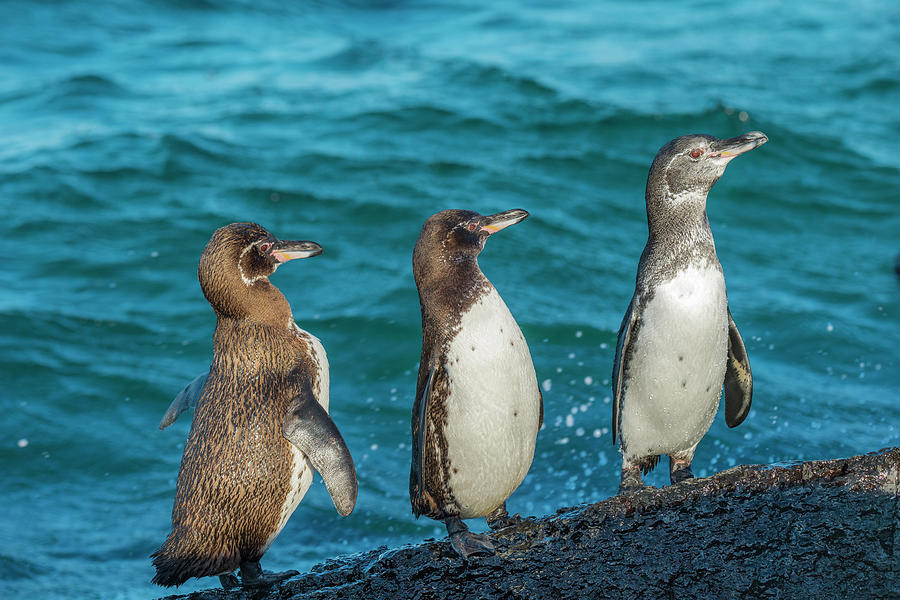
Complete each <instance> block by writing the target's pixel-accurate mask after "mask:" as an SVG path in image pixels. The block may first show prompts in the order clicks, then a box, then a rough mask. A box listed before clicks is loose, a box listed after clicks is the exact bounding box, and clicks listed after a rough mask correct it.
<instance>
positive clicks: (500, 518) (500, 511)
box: [485, 502, 522, 529]
mask: <svg viewBox="0 0 900 600" xmlns="http://www.w3.org/2000/svg"><path fill="white" fill-rule="evenodd" d="M485 520H486V521H487V524H488V527H490V528H491V529H503V528H504V527H511V526H513V525H515V524H516V523H518V522H519V521H521V520H522V519H521V518H520V517H519V515H513V516H509V513H508V512H506V502H504V503H503V504H501V505H500V506H498V507H497V508H495V509H494V512H492V513H491V514H489V515H488V516H487V517H485Z"/></svg>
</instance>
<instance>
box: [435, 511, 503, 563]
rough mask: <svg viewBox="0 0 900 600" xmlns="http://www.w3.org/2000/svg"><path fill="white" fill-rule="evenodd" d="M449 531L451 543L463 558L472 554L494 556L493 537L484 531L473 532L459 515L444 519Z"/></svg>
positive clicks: (467, 557)
mask: <svg viewBox="0 0 900 600" xmlns="http://www.w3.org/2000/svg"><path fill="white" fill-rule="evenodd" d="M444 525H446V526H447V533H449V534H450V545H452V546H453V549H454V550H456V553H457V554H459V555H460V556H461V557H462V558H463V559H466V560H468V559H469V557H471V556H493V555H494V554H496V551H495V550H494V544H492V543H491V538H489V537H488V536H487V535H485V534H483V533H472V532H471V531H469V528H468V527H466V524H465V523H463V522H462V520H461V519H460V518H459V517H450V518H448V519H446V520H445V521H444Z"/></svg>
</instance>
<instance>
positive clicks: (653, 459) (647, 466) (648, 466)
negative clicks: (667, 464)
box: [640, 454, 660, 475]
mask: <svg viewBox="0 0 900 600" xmlns="http://www.w3.org/2000/svg"><path fill="white" fill-rule="evenodd" d="M659 459H660V455H659V454H657V455H655V456H648V457H647V458H645V459H643V460H642V461H641V462H640V466H641V474H642V475H646V474H647V473H649V472H650V471H652V470H653V469H655V468H656V465H658V464H659Z"/></svg>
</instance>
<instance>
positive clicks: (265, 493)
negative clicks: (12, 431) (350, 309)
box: [152, 223, 357, 589]
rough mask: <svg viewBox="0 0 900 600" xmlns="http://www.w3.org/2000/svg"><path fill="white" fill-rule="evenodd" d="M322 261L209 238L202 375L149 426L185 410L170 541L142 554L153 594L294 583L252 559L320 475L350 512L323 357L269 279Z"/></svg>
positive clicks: (251, 228)
mask: <svg viewBox="0 0 900 600" xmlns="http://www.w3.org/2000/svg"><path fill="white" fill-rule="evenodd" d="M321 252H322V248H321V246H319V245H318V244H316V243H315V242H288V241H279V240H277V239H275V238H274V237H272V235H270V234H269V232H268V231H266V230H265V229H264V228H262V227H260V226H259V225H257V224H255V223H234V224H231V225H227V226H225V227H222V228H221V229H219V230H217V231H216V232H215V233H214V234H213V236H212V238H211V239H210V241H209V243H208V244H207V245H206V248H205V249H204V250H203V254H202V255H201V257H200V265H199V268H198V278H199V280H200V287H201V289H202V290H203V294H204V296H206V299H207V300H208V301H209V303H210V304H211V305H212V307H213V309H214V310H215V312H216V315H217V317H218V322H217V324H216V330H215V334H214V336H213V344H214V349H213V361H212V365H211V366H210V369H209V373H208V374H206V375H202V376H200V377H198V378H197V379H196V380H194V381H193V382H192V383H191V384H189V385H188V386H187V387H186V388H185V389H184V390H183V391H182V392H181V393H180V394H179V395H178V397H177V398H176V399H175V401H174V402H173V403H172V406H170V407H169V410H168V411H167V412H166V415H165V416H164V417H163V420H162V422H161V423H160V429H163V428H165V427H167V426H168V425H170V424H171V423H172V422H174V421H175V419H176V418H177V417H178V415H179V414H180V413H181V412H183V411H184V410H186V409H187V408H188V407H190V406H196V411H195V413H194V418H193V423H192V425H191V431H190V434H189V435H188V439H187V442H186V444H185V447H184V455H183V457H182V459H181V470H180V471H179V473H178V484H177V490H176V492H175V506H174V508H173V509H172V532H171V533H170V534H169V536H168V538H166V541H165V542H164V543H163V545H162V546H161V547H160V548H159V549H158V550H157V551H156V552H154V553H153V554H152V557H153V564H154V566H155V567H156V576H155V577H154V578H153V582H154V583H156V584H159V585H162V586H173V585H180V584H182V583H184V582H185V581H186V580H187V579H189V578H191V577H203V576H208V575H218V576H219V578H220V580H221V582H222V585H223V587H225V588H226V589H229V588H232V587H235V586H237V585H238V580H237V577H236V576H235V575H234V574H233V571H234V570H235V569H237V568H240V573H241V583H242V584H243V585H244V586H268V585H272V584H274V583H276V582H278V581H280V580H282V579H285V578H287V577H290V576H292V575H295V574H296V572H295V571H287V572H284V573H268V572H263V571H262V570H261V569H260V566H259V559H260V557H262V555H263V554H264V553H265V552H266V550H267V549H268V548H269V545H271V543H272V542H273V541H274V540H275V538H276V537H277V536H278V533H279V532H280V531H281V529H282V528H283V527H284V525H285V523H286V522H287V520H288V518H289V517H290V516H291V513H292V512H293V511H294V509H295V508H296V507H297V504H298V503H299V502H300V500H301V499H302V498H303V495H304V494H305V493H306V491H307V489H308V488H309V485H310V483H311V482H312V477H313V474H312V471H313V469H315V470H317V471H319V473H321V475H322V477H323V479H324V480H325V485H326V487H327V488H328V491H329V493H330V494H331V498H332V501H333V502H334V505H335V507H336V508H337V510H338V512H339V513H340V514H341V515H343V516H347V515H349V514H350V512H351V511H352V510H353V507H354V505H355V503H356V491H357V483H356V472H355V470H354V467H353V459H352V458H351V457H350V452H349V451H348V450H347V446H346V445H345V444H344V440H343V438H342V437H341V434H340V432H339V431H338V430H337V427H335V425H334V423H333V422H332V420H331V418H330V417H329V416H328V360H327V358H326V356H325V350H324V348H323V347H322V344H321V343H320V342H319V340H318V339H316V338H315V337H313V336H312V335H310V334H309V333H307V332H306V331H303V330H302V329H300V328H299V327H297V325H296V324H295V323H294V318H293V315H292V314H291V309H290V306H289V305H288V302H287V300H286V299H285V297H284V296H283V295H282V294H281V292H280V291H279V290H278V288H276V287H275V286H274V285H272V284H271V283H270V282H269V275H271V274H272V273H274V272H275V269H277V268H278V266H279V265H280V264H281V263H283V262H287V261H289V260H292V259H295V258H306V257H309V256H315V255H317V254H320V253H321Z"/></svg>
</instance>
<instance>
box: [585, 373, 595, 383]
mask: <svg viewBox="0 0 900 600" xmlns="http://www.w3.org/2000/svg"><path fill="white" fill-rule="evenodd" d="M592 383H594V378H593V377H591V376H590V375H588V376H587V377H585V378H584V385H591V384H592Z"/></svg>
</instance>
